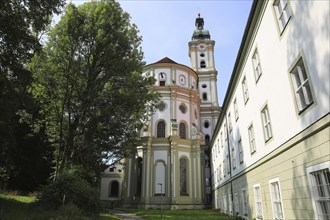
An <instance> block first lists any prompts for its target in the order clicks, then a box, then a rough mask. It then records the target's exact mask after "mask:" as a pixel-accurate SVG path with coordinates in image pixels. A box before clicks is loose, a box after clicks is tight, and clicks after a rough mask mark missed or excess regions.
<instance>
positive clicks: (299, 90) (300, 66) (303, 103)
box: [291, 58, 313, 113]
mask: <svg viewBox="0 0 330 220" xmlns="http://www.w3.org/2000/svg"><path fill="white" fill-rule="evenodd" d="M291 79H292V83H293V88H294V92H295V96H296V103H297V108H298V111H299V113H301V112H302V111H304V110H305V109H306V108H308V107H309V106H310V105H311V104H313V96H312V91H311V87H310V84H309V79H308V76H307V72H306V68H305V65H304V62H303V59H302V58H300V60H299V61H298V63H297V64H296V66H295V67H294V68H293V69H292V71H291Z"/></svg>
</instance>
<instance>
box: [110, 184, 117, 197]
mask: <svg viewBox="0 0 330 220" xmlns="http://www.w3.org/2000/svg"><path fill="white" fill-rule="evenodd" d="M108 194H109V197H118V196H119V183H118V181H111V182H110V183H109V193H108Z"/></svg>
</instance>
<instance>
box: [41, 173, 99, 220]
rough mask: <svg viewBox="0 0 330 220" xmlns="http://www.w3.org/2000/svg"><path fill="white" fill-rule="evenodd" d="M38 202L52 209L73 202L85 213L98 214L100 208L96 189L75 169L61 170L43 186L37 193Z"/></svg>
mask: <svg viewBox="0 0 330 220" xmlns="http://www.w3.org/2000/svg"><path fill="white" fill-rule="evenodd" d="M38 203H39V204H40V205H41V206H42V207H44V208H46V209H52V210H57V209H59V208H60V207H61V206H63V205H66V204H74V205H75V206H77V207H78V208H79V209H80V210H81V211H82V212H83V213H84V214H87V215H93V214H98V213H99V211H100V210H101V205H100V200H99V198H98V194H97V192H96V189H95V188H93V187H92V186H91V184H90V183H89V182H88V181H86V180H85V179H83V178H82V177H81V175H80V172H77V170H76V169H70V170H66V171H63V172H62V173H61V174H60V175H59V176H58V178H57V179H56V180H55V181H54V182H50V183H49V184H48V185H46V186H44V187H43V188H42V189H41V191H40V194H39V195H38ZM69 207H70V206H69Z"/></svg>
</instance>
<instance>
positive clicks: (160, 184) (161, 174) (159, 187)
mask: <svg viewBox="0 0 330 220" xmlns="http://www.w3.org/2000/svg"><path fill="white" fill-rule="evenodd" d="M165 170H166V166H165V163H164V161H160V160H159V161H157V162H156V168H155V182H154V184H155V195H161V194H162V195H165V189H166V184H165V174H166V173H165Z"/></svg>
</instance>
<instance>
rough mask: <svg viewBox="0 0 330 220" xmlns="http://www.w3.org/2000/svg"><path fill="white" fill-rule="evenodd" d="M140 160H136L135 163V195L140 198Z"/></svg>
mask: <svg viewBox="0 0 330 220" xmlns="http://www.w3.org/2000/svg"><path fill="white" fill-rule="evenodd" d="M142 164H143V163H142V158H141V157H139V158H138V159H137V162H136V172H137V175H136V180H137V184H136V195H137V196H140V195H141V191H142Z"/></svg>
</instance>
